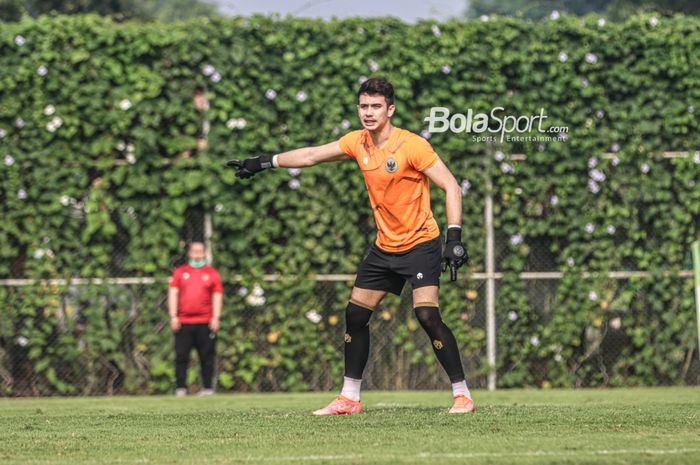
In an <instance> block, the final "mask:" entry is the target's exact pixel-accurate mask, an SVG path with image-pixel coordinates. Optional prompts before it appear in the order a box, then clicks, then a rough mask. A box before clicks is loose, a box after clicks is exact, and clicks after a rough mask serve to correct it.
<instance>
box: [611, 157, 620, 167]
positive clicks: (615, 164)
mask: <svg viewBox="0 0 700 465" xmlns="http://www.w3.org/2000/svg"><path fill="white" fill-rule="evenodd" d="M610 163H612V165H613V166H617V165H619V164H620V159H619V158H617V155H616V156H614V157H612V161H611V162H610Z"/></svg>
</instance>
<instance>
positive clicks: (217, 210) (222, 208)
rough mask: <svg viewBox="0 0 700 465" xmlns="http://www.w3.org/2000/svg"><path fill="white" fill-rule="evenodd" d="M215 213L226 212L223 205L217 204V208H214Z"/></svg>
mask: <svg viewBox="0 0 700 465" xmlns="http://www.w3.org/2000/svg"><path fill="white" fill-rule="evenodd" d="M214 211H215V212H216V213H221V212H222V211H224V206H223V204H220V203H217V204H216V206H215V207H214Z"/></svg>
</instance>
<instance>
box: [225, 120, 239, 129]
mask: <svg viewBox="0 0 700 465" xmlns="http://www.w3.org/2000/svg"><path fill="white" fill-rule="evenodd" d="M226 127H227V128H229V129H236V128H237V127H238V120H237V119H235V118H231V119H229V120H228V121H226Z"/></svg>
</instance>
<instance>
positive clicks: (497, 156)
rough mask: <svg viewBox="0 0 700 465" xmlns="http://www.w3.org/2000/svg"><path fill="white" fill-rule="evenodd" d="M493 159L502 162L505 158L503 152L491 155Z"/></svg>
mask: <svg viewBox="0 0 700 465" xmlns="http://www.w3.org/2000/svg"><path fill="white" fill-rule="evenodd" d="M493 158H495V159H496V161H503V159H504V158H506V156H505V155H504V154H503V152H501V151H500V150H499V151H497V152H496V153H494V154H493Z"/></svg>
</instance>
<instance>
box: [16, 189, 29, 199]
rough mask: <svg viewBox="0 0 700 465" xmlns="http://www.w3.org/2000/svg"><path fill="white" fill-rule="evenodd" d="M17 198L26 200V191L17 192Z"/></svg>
mask: <svg viewBox="0 0 700 465" xmlns="http://www.w3.org/2000/svg"><path fill="white" fill-rule="evenodd" d="M17 198H18V199H20V200H24V199H26V198H27V191H25V190H24V189H20V190H18V191H17Z"/></svg>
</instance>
